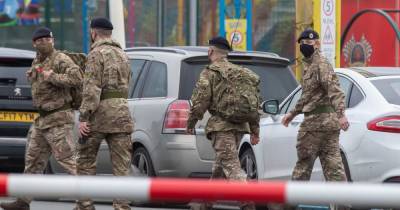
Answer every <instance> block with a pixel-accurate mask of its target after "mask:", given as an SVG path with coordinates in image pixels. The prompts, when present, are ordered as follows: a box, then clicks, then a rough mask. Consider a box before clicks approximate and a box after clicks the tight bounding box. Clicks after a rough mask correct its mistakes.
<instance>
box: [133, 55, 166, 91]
mask: <svg viewBox="0 0 400 210" xmlns="http://www.w3.org/2000/svg"><path fill="white" fill-rule="evenodd" d="M153 63H161V64H162V65H164V66H165V72H166V74H165V80H166V84H165V85H166V91H167V92H166V95H165V96H157V97H144V96H143V92H144V87H145V85H146V83H147V81H148V78H149V72H150V67H151V65H152V64H153ZM147 65H148V66H147V67H146V72H145V75H144V82H143V83H142V84H141V87H140V92H139V94H138V95H139V97H138V98H141V99H152V98H167V97H168V64H167V63H165V62H163V61H159V60H151V61H149V62H148V63H147Z"/></svg>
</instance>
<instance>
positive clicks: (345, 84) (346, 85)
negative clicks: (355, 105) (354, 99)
mask: <svg viewBox="0 0 400 210" xmlns="http://www.w3.org/2000/svg"><path fill="white" fill-rule="evenodd" d="M339 83H340V88H341V89H342V91H343V93H344V95H345V96H346V99H345V104H346V108H347V107H348V104H349V94H350V90H351V87H352V86H353V83H352V82H351V81H350V80H349V79H347V78H345V77H342V76H339Z"/></svg>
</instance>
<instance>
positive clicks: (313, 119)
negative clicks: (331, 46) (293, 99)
mask: <svg viewBox="0 0 400 210" xmlns="http://www.w3.org/2000/svg"><path fill="white" fill-rule="evenodd" d="M304 65H305V66H304V67H305V68H304V72H303V77H302V80H301V86H302V94H301V97H300V99H299V101H298V102H297V104H296V106H295V108H294V109H293V110H292V111H291V113H292V114H293V115H294V116H296V115H297V114H300V113H307V112H311V111H313V110H314V109H316V108H317V107H319V106H331V107H332V108H333V109H334V110H335V112H333V113H320V114H310V115H306V116H305V117H304V121H303V123H302V125H301V127H300V129H301V130H304V131H311V130H338V129H340V126H339V122H338V118H341V117H342V116H344V111H345V96H344V93H343V92H342V90H341V89H340V85H339V80H338V77H337V75H336V74H335V72H334V71H333V68H332V66H331V64H330V63H329V62H328V60H327V59H326V58H325V57H323V56H322V55H321V54H320V52H319V51H316V52H315V53H314V55H313V56H312V57H311V58H309V59H304Z"/></svg>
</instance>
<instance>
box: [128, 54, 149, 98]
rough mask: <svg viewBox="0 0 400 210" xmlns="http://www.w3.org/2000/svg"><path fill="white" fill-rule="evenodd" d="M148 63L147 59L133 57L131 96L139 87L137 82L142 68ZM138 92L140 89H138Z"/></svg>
mask: <svg viewBox="0 0 400 210" xmlns="http://www.w3.org/2000/svg"><path fill="white" fill-rule="evenodd" d="M145 63H146V60H142V59H133V60H131V75H132V78H131V81H130V84H129V96H132V92H134V90H135V89H139V88H138V87H139V86H138V85H137V83H138V78H139V76H140V74H141V73H142V69H143V67H144V65H145ZM136 92H138V91H136Z"/></svg>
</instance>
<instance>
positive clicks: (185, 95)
mask: <svg viewBox="0 0 400 210" xmlns="http://www.w3.org/2000/svg"><path fill="white" fill-rule="evenodd" d="M231 61H232V62H233V63H235V64H239V65H242V66H244V67H246V68H249V69H251V70H252V71H253V72H255V73H256V74H258V75H259V76H260V80H261V84H260V91H261V97H262V100H268V99H277V100H279V102H282V101H283V99H285V98H286V96H288V95H289V94H290V93H291V92H292V91H293V90H294V89H295V88H296V87H297V85H298V83H297V81H296V79H295V78H294V76H293V73H292V72H291V70H290V68H289V67H288V66H286V65H279V64H273V63H270V64H269V63H264V62H259V63H258V62H245V61H235V60H231ZM207 64H208V62H206V61H197V62H195V61H190V62H188V61H183V62H182V67H181V75H180V85H179V86H180V88H179V99H183V100H189V99H190V97H191V95H192V91H193V89H194V86H195V84H196V82H197V80H198V79H199V75H200V73H201V71H202V70H203V69H204V68H205V67H206V65H207Z"/></svg>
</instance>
